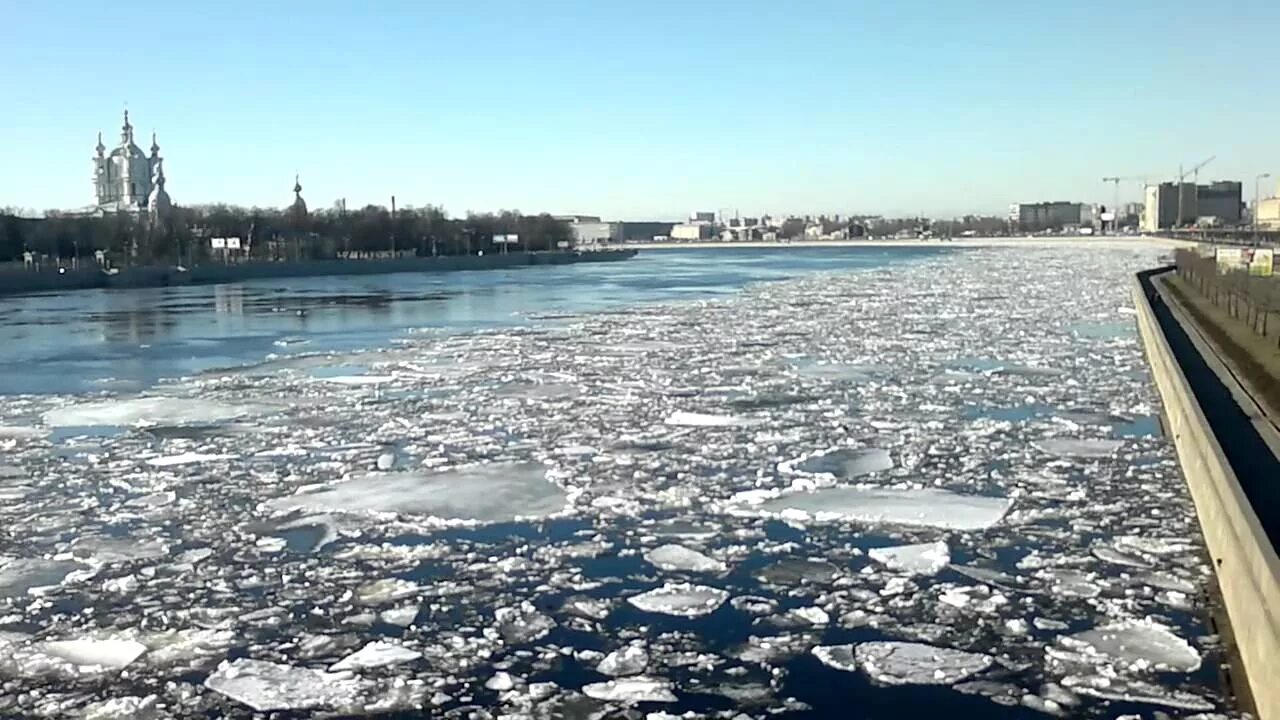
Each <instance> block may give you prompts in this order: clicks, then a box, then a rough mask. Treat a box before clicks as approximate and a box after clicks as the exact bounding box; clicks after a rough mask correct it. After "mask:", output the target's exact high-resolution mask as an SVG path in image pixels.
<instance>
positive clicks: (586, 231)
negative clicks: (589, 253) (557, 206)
mask: <svg viewBox="0 0 1280 720" xmlns="http://www.w3.org/2000/svg"><path fill="white" fill-rule="evenodd" d="M553 217H554V219H556V220H560V221H563V222H567V223H569V229H570V230H571V231H572V232H573V244H574V246H583V245H602V244H608V243H612V242H622V223H617V222H605V221H603V220H601V219H600V217H599V216H598V215H555V216H553Z"/></svg>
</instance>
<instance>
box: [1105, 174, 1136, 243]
mask: <svg viewBox="0 0 1280 720" xmlns="http://www.w3.org/2000/svg"><path fill="white" fill-rule="evenodd" d="M1129 180H1137V181H1138V182H1140V183H1143V184H1146V182H1147V176H1146V175H1126V176H1125V177H1119V176H1116V177H1104V178H1102V182H1104V183H1111V184H1112V185H1114V186H1115V198H1114V201H1113V202H1112V203H1111V212H1112V214H1113V215H1114V216H1115V220H1113V221H1112V223H1114V224H1113V226H1112V230H1114V229H1115V227H1116V226H1118V225H1119V224H1120V183H1122V182H1127V181H1129Z"/></svg>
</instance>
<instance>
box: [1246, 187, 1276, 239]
mask: <svg viewBox="0 0 1280 720" xmlns="http://www.w3.org/2000/svg"><path fill="white" fill-rule="evenodd" d="M1253 217H1254V222H1255V223H1256V224H1257V225H1258V229H1259V230H1280V185H1277V186H1276V194H1275V195H1273V196H1272V197H1269V198H1264V199H1262V200H1259V201H1258V206H1257V207H1255V208H1254V209H1253Z"/></svg>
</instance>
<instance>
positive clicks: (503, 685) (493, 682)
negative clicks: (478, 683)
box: [484, 671, 516, 692]
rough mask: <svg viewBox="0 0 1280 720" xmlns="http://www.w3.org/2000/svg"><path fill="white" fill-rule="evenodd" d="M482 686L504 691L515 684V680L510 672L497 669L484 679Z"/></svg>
mask: <svg viewBox="0 0 1280 720" xmlns="http://www.w3.org/2000/svg"><path fill="white" fill-rule="evenodd" d="M484 686H485V687H486V688H488V689H490V690H493V691H495V692H506V691H508V690H510V689H511V688H513V687H515V686H516V681H515V679H514V678H512V677H511V674H510V673H505V672H502V671H498V672H496V673H494V674H493V677H491V678H489V679H488V680H487V681H485V684H484Z"/></svg>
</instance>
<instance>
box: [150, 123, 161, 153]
mask: <svg viewBox="0 0 1280 720" xmlns="http://www.w3.org/2000/svg"><path fill="white" fill-rule="evenodd" d="M159 155H160V145H159V143H157V142H156V131H155V130H152V131H151V157H153V158H154V157H157V156H159Z"/></svg>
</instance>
